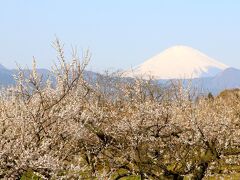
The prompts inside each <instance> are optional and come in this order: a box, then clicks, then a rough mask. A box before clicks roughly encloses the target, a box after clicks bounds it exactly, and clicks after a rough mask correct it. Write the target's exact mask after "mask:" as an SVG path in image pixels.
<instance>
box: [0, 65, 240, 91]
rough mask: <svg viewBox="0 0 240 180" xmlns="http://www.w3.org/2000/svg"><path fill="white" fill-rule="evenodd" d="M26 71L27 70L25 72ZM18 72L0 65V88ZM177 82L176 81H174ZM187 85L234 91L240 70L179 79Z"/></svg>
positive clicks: (89, 74)
mask: <svg viewBox="0 0 240 180" xmlns="http://www.w3.org/2000/svg"><path fill="white" fill-rule="evenodd" d="M26 71H27V70H26ZM37 71H38V73H39V74H42V75H43V78H44V79H45V80H46V79H47V77H48V75H50V74H51V71H49V70H47V69H38V70H37ZM17 73H18V70H16V69H13V70H9V69H7V68H5V67H4V66H2V65H1V64H0V87H1V86H10V85H14V84H15V80H14V78H13V75H14V74H17ZM84 75H85V77H86V79H88V77H90V79H91V78H92V79H93V80H94V79H95V78H96V77H97V76H98V75H99V74H98V73H95V72H92V71H85V72H84ZM175 80H178V79H175ZM181 80H183V81H184V82H185V84H187V83H188V82H190V83H191V84H192V87H193V88H196V89H199V90H201V91H202V92H205V93H208V92H212V93H213V94H215V95H216V94H218V93H220V92H221V91H223V90H225V89H234V88H240V70H239V69H236V68H231V67H230V68H227V69H224V70H223V71H221V72H219V73H218V74H217V75H215V76H213V77H202V78H194V79H181ZM158 81H159V82H160V83H164V84H165V83H166V82H167V81H170V80H169V79H165V80H164V79H161V80H158Z"/></svg>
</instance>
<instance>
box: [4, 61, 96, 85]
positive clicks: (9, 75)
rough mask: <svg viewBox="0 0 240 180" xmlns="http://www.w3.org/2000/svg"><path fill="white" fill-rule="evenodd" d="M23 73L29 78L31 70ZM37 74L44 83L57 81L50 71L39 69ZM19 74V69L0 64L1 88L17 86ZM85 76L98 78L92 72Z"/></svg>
mask: <svg viewBox="0 0 240 180" xmlns="http://www.w3.org/2000/svg"><path fill="white" fill-rule="evenodd" d="M23 71H24V72H25V74H26V76H28V75H29V73H30V71H31V70H30V71H29V70H27V69H25V70H23ZM37 73H38V74H40V75H42V78H43V81H46V80H47V78H48V77H49V76H50V79H51V80H53V81H55V78H54V76H53V74H52V72H51V71H49V70H48V69H43V68H39V69H37ZM17 74H18V70H17V69H7V68H5V67H4V66H3V65H1V64H0V87H3V86H11V85H15V83H16V81H15V79H14V75H17ZM84 75H85V76H86V77H90V76H92V77H96V75H97V73H95V72H92V71H85V72H84Z"/></svg>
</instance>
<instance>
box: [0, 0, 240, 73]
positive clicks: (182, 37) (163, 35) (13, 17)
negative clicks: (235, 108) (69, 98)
mask: <svg viewBox="0 0 240 180" xmlns="http://www.w3.org/2000/svg"><path fill="white" fill-rule="evenodd" d="M0 15H1V19H0V22H1V26H2V27H1V29H0V40H1V41H0V49H1V53H0V63H1V64H3V65H4V66H6V67H7V68H14V67H15V62H17V63H19V64H21V65H23V66H24V65H28V66H31V62H32V56H35V57H36V59H37V62H38V66H39V67H41V68H48V69H49V68H50V66H51V65H52V62H53V60H54V59H55V52H54V49H53V48H52V47H51V42H52V41H54V39H55V36H57V37H59V38H60V40H62V42H64V43H65V45H66V52H67V53H69V52H70V51H71V45H73V46H75V45H76V46H77V47H78V49H79V53H80V54H81V51H82V49H89V50H90V51H91V53H92V59H91V63H90V64H89V67H88V69H89V70H93V71H103V70H105V69H113V70H117V69H127V68H130V67H132V66H135V65H138V64H141V63H143V62H144V61H145V60H146V59H148V58H151V57H152V56H154V55H156V54H158V53H160V52H162V51H163V50H165V49H167V48H169V47H172V46H175V45H186V46H190V47H193V48H195V49H197V50H200V51H201V52H203V53H205V54H207V55H208V56H209V57H212V58H214V59H216V60H217V61H220V62H222V63H224V64H227V65H229V66H232V67H236V68H240V61H239V60H240V54H239V53H238V52H239V46H238V43H239V42H240V35H239V32H240V19H239V17H240V2H239V1H237V0H232V1H224V0H222V1H216V0H213V1H211V2H209V1H207V0H203V1H201V2H193V1H189V0H184V1H181V2H179V1H176V0H175V1H174V0H170V1H169V0H168V1H166V0H164V1H161V2H160V1H157V0H152V1H145V2H143V1H141V2H139V1H136V0H133V1H131V2H129V1H124V0H123V1H118V2H116V1H115V2H112V1H107V0H103V1H101V2H100V1H93V0H92V1H84V0H81V1H77V0H69V1H62V0H58V1H57V0H52V1H46V0H43V1H30V0H25V1H23V0H18V1H17V0H13V1H6V0H5V1H2V2H1V7H0Z"/></svg>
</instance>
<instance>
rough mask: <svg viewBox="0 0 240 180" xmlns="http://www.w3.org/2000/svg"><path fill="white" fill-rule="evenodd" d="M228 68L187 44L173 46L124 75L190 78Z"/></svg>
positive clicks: (205, 75) (207, 75)
mask: <svg viewBox="0 0 240 180" xmlns="http://www.w3.org/2000/svg"><path fill="white" fill-rule="evenodd" d="M226 68H228V66H227V65H225V64H223V63H220V62H218V61H216V60H214V59H212V58H210V57H208V56H207V55H205V54H203V53H201V52H200V51H198V50H196V49H193V48H191V47H187V46H174V47H171V48H169V49H167V50H165V51H163V52H162V53H160V54H158V55H157V56H154V57H153V58H150V59H149V60H147V61H145V62H144V63H143V64H141V65H139V66H136V67H134V68H133V69H130V70H127V71H125V73H124V75H125V76H126V77H139V76H140V77H142V78H149V77H153V78H155V79H192V78H200V77H212V76H215V75H216V74H217V73H219V72H221V71H222V70H224V69H226Z"/></svg>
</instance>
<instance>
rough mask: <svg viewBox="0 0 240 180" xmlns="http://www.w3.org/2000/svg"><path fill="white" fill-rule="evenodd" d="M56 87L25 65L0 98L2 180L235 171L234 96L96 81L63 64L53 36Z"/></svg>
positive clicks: (239, 129)
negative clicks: (199, 94)
mask: <svg viewBox="0 0 240 180" xmlns="http://www.w3.org/2000/svg"><path fill="white" fill-rule="evenodd" d="M54 45H55V47H56V49H57V51H58V54H59V56H58V59H59V66H55V68H54V70H53V73H54V76H55V77H56V82H55V83H52V82H51V81H50V80H49V81H47V82H43V81H42V79H41V76H40V75H38V74H37V71H36V65H35V62H34V65H33V70H32V73H31V75H30V76H25V75H24V73H23V72H22V71H20V72H19V76H18V77H17V78H16V79H17V85H16V87H12V88H7V89H3V90H2V91H1V96H0V137H1V138H0V177H1V178H3V179H19V178H24V177H25V178H41V179H122V178H124V177H132V178H134V177H135V178H136V177H138V178H140V179H183V178H184V177H185V176H188V177H189V178H192V179H203V178H206V177H209V176H212V175H218V176H219V177H220V176H221V175H224V174H230V173H237V172H239V171H240V166H239V163H240V162H239V161H240V158H239V154H240V147H239V145H240V142H239V141H240V103H239V102H240V99H239V98H237V97H236V96H229V98H227V100H226V98H222V97H221V96H219V97H216V98H206V97H199V98H196V97H195V96H194V95H193V94H192V91H190V90H189V89H187V88H183V87H182V86H181V84H180V83H177V84H176V83H175V84H172V85H171V86H169V87H165V88H163V87H160V86H159V85H158V84H156V83H154V81H151V80H149V81H144V80H140V79H136V80H131V81H127V80H125V79H122V78H121V77H119V76H118V77H117V76H116V75H114V76H110V75H107V76H98V77H94V78H92V79H91V78H90V79H88V80H86V77H85V76H84V69H85V67H86V65H87V62H88V60H89V54H88V53H86V54H85V55H84V56H83V60H81V62H80V61H79V58H78V56H77V55H76V54H75V53H73V57H72V61H71V63H67V61H66V60H65V57H64V53H63V52H64V51H63V48H62V46H61V44H60V42H59V41H58V40H57V41H56V42H55V44H54Z"/></svg>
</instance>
